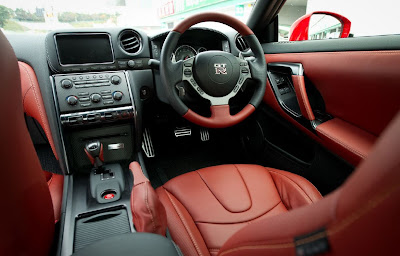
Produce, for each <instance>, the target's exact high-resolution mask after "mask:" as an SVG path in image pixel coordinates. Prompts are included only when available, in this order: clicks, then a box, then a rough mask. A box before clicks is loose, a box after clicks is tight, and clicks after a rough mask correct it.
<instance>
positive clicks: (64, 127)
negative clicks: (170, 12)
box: [6, 27, 240, 173]
mask: <svg viewBox="0 0 400 256" xmlns="http://www.w3.org/2000/svg"><path fill="white" fill-rule="evenodd" d="M167 35H168V31H167V32H163V33H159V34H156V35H154V36H149V35H147V34H146V33H144V32H143V31H140V30H138V29H134V28H87V29H68V30H56V31H52V32H49V33H48V34H46V35H42V34H6V36H7V38H8V40H9V41H10V43H11V45H12V46H13V48H14V51H15V53H16V55H17V58H18V60H19V61H22V62H25V63H27V64H29V65H30V66H31V67H32V68H33V69H34V71H35V73H36V76H37V80H38V83H39V86H40V90H41V94H42V97H43V103H44V106H45V109H46V114H47V117H48V120H49V125H50V130H51V133H52V134H53V136H54V140H55V144H56V148H57V149H56V150H57V152H58V155H59V156H60V160H61V161H62V162H63V163H65V165H63V166H61V168H62V169H63V171H64V173H71V171H72V170H74V169H75V170H79V169H82V168H83V166H84V165H85V164H87V163H86V162H85V161H84V159H86V157H85V156H83V155H82V152H83V151H82V152H81V148H80V147H81V145H80V143H82V141H84V140H87V139H90V138H91V136H100V135H101V134H99V133H100V131H102V132H104V134H103V135H101V136H105V138H108V137H107V136H111V135H112V136H116V137H113V138H115V140H121V141H130V142H131V143H130V144H132V142H133V144H132V145H130V144H125V147H126V149H129V148H131V147H132V148H140V147H141V146H142V145H141V141H142V139H141V138H142V136H143V124H142V122H143V121H142V120H143V119H145V117H144V116H143V113H144V112H143V109H144V108H145V106H149V108H156V107H157V106H160V105H159V104H168V103H169V102H168V99H167V97H166V92H165V91H164V86H163V85H162V82H161V79H160V72H159V70H158V66H157V65H152V64H151V63H152V61H151V60H154V61H159V60H160V55H161V51H162V47H163V43H164V41H165V39H166V37H167ZM236 39H237V32H236V31H234V30H232V29H227V30H226V31H225V30H224V31H217V30H214V29H213V28H210V27H194V28H191V29H189V30H187V31H186V32H185V33H184V34H182V35H181V37H180V40H179V41H178V44H177V47H176V49H175V50H174V54H173V56H171V59H172V60H175V61H180V60H184V59H187V58H190V57H193V56H195V55H197V54H199V53H201V52H204V51H225V52H231V53H232V54H234V55H236V56H238V55H239V52H240V51H239V49H238V48H237V47H236V44H235V42H236ZM26 42H29V46H28V45H27V44H26ZM153 63H154V62H153ZM193 95H196V94H193ZM185 97H187V98H186V99H190V97H191V93H190V91H189V89H188V90H187V93H186V96H185ZM203 103H204V102H203ZM127 127H131V128H132V129H130V128H129V129H127ZM125 129H127V130H125ZM110 131H114V132H113V133H112V134H111V135H110ZM126 131H132V132H126ZM113 140H114V139H113ZM64 141H68V142H71V143H64ZM72 142H73V143H72ZM127 152H128V151H127ZM110 154H111V155H110V156H108V157H109V158H110V159H111V160H113V161H120V160H124V159H126V158H127V156H128V155H129V154H128V153H127V155H123V154H122V155H121V154H113V153H110ZM67 155H68V156H69V159H67Z"/></svg>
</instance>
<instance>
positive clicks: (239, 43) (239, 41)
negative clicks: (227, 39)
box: [235, 35, 250, 52]
mask: <svg viewBox="0 0 400 256" xmlns="http://www.w3.org/2000/svg"><path fill="white" fill-rule="evenodd" d="M235 43H236V47H237V48H238V49H239V51H241V52H247V51H248V50H249V49H250V47H249V45H248V44H247V42H246V40H244V39H243V37H242V36H241V35H237V36H236V40H235Z"/></svg>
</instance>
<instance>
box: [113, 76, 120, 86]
mask: <svg viewBox="0 0 400 256" xmlns="http://www.w3.org/2000/svg"><path fill="white" fill-rule="evenodd" d="M111 83H112V84H115V85H117V84H120V83H121V78H120V77H119V76H112V77H111Z"/></svg>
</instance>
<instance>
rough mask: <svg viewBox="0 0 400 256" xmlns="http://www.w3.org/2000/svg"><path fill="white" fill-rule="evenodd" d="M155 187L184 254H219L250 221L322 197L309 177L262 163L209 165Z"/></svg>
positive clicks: (309, 202)
mask: <svg viewBox="0 0 400 256" xmlns="http://www.w3.org/2000/svg"><path fill="white" fill-rule="evenodd" d="M156 192H157V194H158V196H159V198H160V200H161V202H162V203H163V205H164V207H165V209H166V211H167V221H168V227H169V229H170V233H171V236H172V238H173V239H174V241H175V242H176V243H178V245H179V246H180V248H181V249H182V252H183V254H184V255H216V254H217V253H218V251H219V249H220V248H221V247H222V245H223V244H224V243H225V242H226V241H227V240H228V239H229V237H231V236H232V235H233V234H234V233H236V232H237V231H239V230H240V229H242V228H243V227H245V226H247V225H248V224H249V223H250V222H253V221H255V220H256V219H257V220H260V219H265V218H268V217H270V216H273V215H277V214H280V213H283V212H286V211H288V210H289V209H292V208H296V207H300V206H303V205H308V204H311V203H313V202H315V201H318V200H319V199H321V198H322V196H321V194H320V193H319V192H318V191H317V190H316V189H315V187H313V186H312V184H311V183H309V182H308V181H307V180H305V179H304V178H302V177H300V176H297V175H294V174H291V173H288V172H284V171H279V170H275V169H271V168H265V167H262V166H257V165H221V166H214V167H208V168H204V169H201V170H198V171H195V172H190V173H187V174H184V175H181V176H178V177H176V178H174V179H172V180H170V181H169V182H167V183H166V184H165V185H164V186H162V187H160V188H158V189H157V190H156Z"/></svg>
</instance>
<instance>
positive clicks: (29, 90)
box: [18, 61, 64, 222]
mask: <svg viewBox="0 0 400 256" xmlns="http://www.w3.org/2000/svg"><path fill="white" fill-rule="evenodd" d="M18 66H19V73H20V78H21V95H22V104H23V107H24V112H25V114H27V115H28V116H31V117H33V118H34V119H35V120H36V121H37V122H38V123H39V124H40V126H41V127H42V129H43V131H44V133H45V134H46V137H47V140H48V141H49V144H50V147H51V150H52V151H53V154H54V156H55V158H56V159H58V155H57V152H56V150H55V147H54V140H53V136H52V134H51V131H50V126H49V121H48V119H47V114H46V110H45V108H44V104H43V98H42V94H41V92H40V87H39V83H38V80H37V77H36V74H35V71H34V70H33V69H32V67H31V66H29V65H28V64H26V63H24V62H21V61H19V62H18ZM45 176H46V181H47V184H48V186H49V190H50V195H51V200H52V202H53V209H54V217H55V221H56V222H57V221H58V220H59V219H60V215H61V204H62V194H63V186H64V176H63V175H59V174H54V173H50V172H46V171H45Z"/></svg>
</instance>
